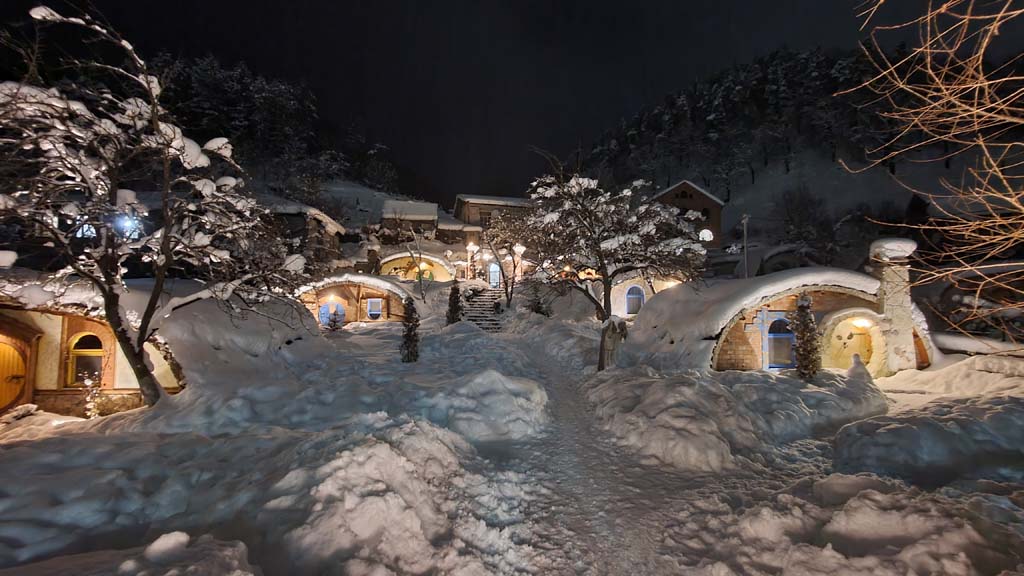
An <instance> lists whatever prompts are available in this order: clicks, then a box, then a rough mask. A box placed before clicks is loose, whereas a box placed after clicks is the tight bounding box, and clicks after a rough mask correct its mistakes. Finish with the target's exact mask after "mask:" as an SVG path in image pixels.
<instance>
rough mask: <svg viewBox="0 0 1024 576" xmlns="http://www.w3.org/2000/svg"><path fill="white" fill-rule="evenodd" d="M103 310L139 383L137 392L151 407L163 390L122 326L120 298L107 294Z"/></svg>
mask: <svg viewBox="0 0 1024 576" xmlns="http://www.w3.org/2000/svg"><path fill="white" fill-rule="evenodd" d="M103 308H104V312H105V313H106V316H107V323H108V324H110V328H111V330H113V332H114V337H115V338H116V339H117V344H118V346H120V348H121V351H122V352H124V357H125V359H127V360H128V366H130V367H131V369H132V373H133V374H135V379H136V380H138V381H139V391H140V392H142V399H143V401H145V402H146V405H147V406H153V405H155V404H156V403H157V401H159V400H160V398H161V397H162V396H163V390H161V389H160V385H159V384H157V381H156V377H155V376H153V371H152V370H150V368H149V365H148V364H146V352H145V350H144V349H143V348H142V347H141V346H140V347H139V348H136V347H135V345H134V344H133V343H132V338H131V336H130V335H129V334H128V328H127V327H126V326H125V325H124V322H123V321H122V319H121V313H120V310H119V308H120V297H119V296H118V295H117V294H116V293H111V294H107V295H106V296H105V297H104V299H103Z"/></svg>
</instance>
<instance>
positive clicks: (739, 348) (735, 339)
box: [714, 287, 877, 370]
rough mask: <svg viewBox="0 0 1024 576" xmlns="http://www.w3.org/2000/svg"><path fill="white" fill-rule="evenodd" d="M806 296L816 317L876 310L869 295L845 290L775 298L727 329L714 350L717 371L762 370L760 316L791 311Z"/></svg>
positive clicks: (810, 291) (818, 290) (820, 290)
mask: <svg viewBox="0 0 1024 576" xmlns="http://www.w3.org/2000/svg"><path fill="white" fill-rule="evenodd" d="M805 292H806V293H807V294H809V295H810V296H811V299H812V300H813V302H814V303H813V305H812V309H813V311H814V314H815V316H816V317H819V318H820V317H821V316H822V315H824V314H826V313H828V312H831V311H834V310H842V309H845V308H868V309H871V310H875V309H877V304H876V303H875V301H874V300H873V299H872V297H871V296H870V295H868V294H863V293H856V292H855V291H853V290H849V289H845V288H831V287H820V288H814V289H808V290H806V291H804V290H797V291H793V292H792V293H789V294H783V295H779V296H777V297H775V298H774V299H772V300H771V301H769V302H766V303H764V304H763V305H761V306H758V307H755V308H750V309H747V310H744V311H743V312H742V313H741V314H740V316H739V317H738V318H736V319H734V320H733V321H732V322H731V323H730V324H729V325H728V326H726V328H725V331H724V334H725V336H724V337H723V338H722V339H721V340H720V341H719V344H718V347H717V348H716V350H715V357H714V368H715V369H716V370H760V369H761V368H762V367H763V358H762V344H763V342H762V330H761V325H760V317H761V315H762V313H763V312H792V311H794V310H796V300H797V298H798V297H799V295H800V294H803V293H805Z"/></svg>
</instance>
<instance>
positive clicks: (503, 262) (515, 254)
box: [483, 210, 531, 308]
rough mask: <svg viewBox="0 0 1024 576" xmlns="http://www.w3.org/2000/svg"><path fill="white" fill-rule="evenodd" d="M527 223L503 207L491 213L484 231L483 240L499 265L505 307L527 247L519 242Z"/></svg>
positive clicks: (512, 291) (517, 277) (511, 294)
mask: <svg viewBox="0 0 1024 576" xmlns="http://www.w3.org/2000/svg"><path fill="white" fill-rule="evenodd" d="M530 225H531V224H530V222H529V220H528V219H527V218H526V217H525V215H524V214H521V213H517V212H510V211H508V210H504V211H499V212H497V213H495V214H494V215H492V216H491V221H490V223H489V224H488V225H487V231H486V232H484V234H483V241H484V243H485V244H487V248H488V249H490V251H491V254H492V255H493V256H494V260H495V263H496V264H497V265H498V270H499V273H500V275H501V287H502V290H503V291H504V292H505V307H506V308H508V307H509V306H511V305H512V296H513V295H514V294H515V290H516V282H518V279H519V276H520V275H521V272H522V269H523V254H524V252H525V250H526V247H525V246H524V245H523V244H522V242H523V240H524V239H526V238H527V237H528V235H529V232H528V228H529V227H530Z"/></svg>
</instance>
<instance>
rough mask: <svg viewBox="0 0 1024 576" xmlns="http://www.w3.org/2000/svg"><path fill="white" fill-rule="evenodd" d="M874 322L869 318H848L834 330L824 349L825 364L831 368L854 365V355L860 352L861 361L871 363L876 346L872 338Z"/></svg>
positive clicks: (845, 367) (844, 367) (866, 363)
mask: <svg viewBox="0 0 1024 576" xmlns="http://www.w3.org/2000/svg"><path fill="white" fill-rule="evenodd" d="M873 327H874V323H873V322H872V321H870V320H868V319H867V318H860V317H854V318H847V319H846V320H843V321H842V322H840V323H839V324H836V327H835V328H834V329H833V330H832V334H831V336H830V337H829V339H828V341H827V346H826V348H825V350H824V355H823V356H824V358H823V360H824V362H823V364H824V365H825V366H827V367H830V368H843V369H847V368H849V367H850V366H853V355H854V354H859V355H860V359H861V362H863V363H864V364H865V365H870V364H871V359H872V357H873V356H874V352H875V346H874V340H873V339H872V335H871V332H872V328H873Z"/></svg>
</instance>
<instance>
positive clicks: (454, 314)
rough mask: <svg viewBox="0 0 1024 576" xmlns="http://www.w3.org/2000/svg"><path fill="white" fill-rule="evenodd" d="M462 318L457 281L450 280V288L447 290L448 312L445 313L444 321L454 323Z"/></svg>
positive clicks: (460, 295)
mask: <svg viewBox="0 0 1024 576" xmlns="http://www.w3.org/2000/svg"><path fill="white" fill-rule="evenodd" d="M460 320H462V293H461V292H459V283H458V282H452V289H451V290H450V291H449V292H448V312H446V313H445V322H446V323H447V324H455V323H456V322H458V321H460Z"/></svg>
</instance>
